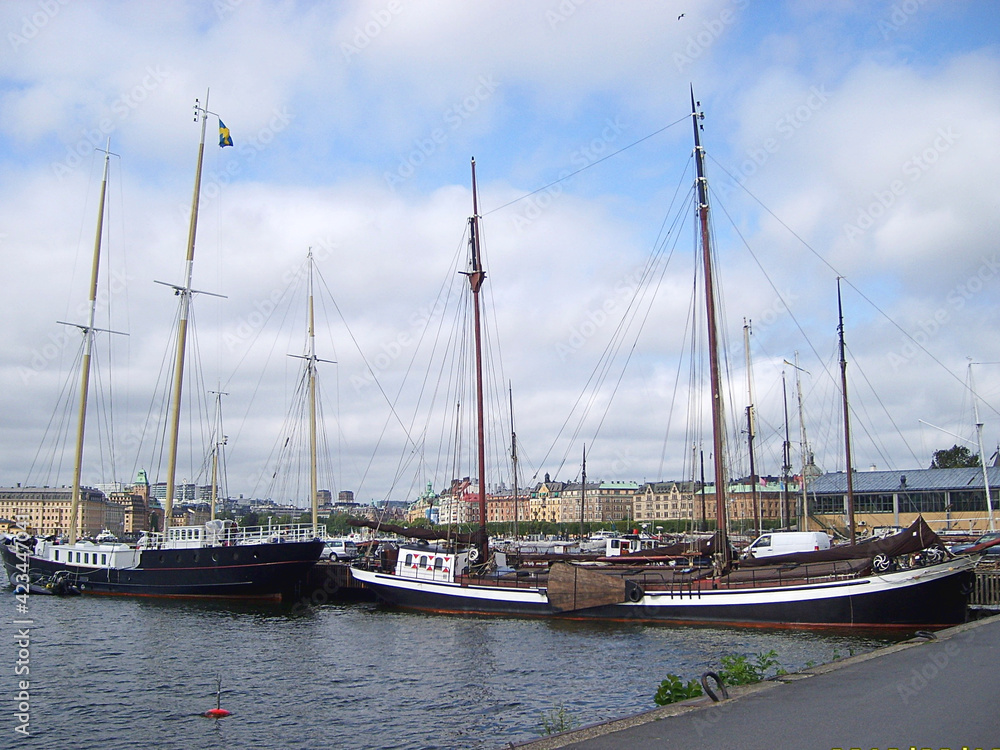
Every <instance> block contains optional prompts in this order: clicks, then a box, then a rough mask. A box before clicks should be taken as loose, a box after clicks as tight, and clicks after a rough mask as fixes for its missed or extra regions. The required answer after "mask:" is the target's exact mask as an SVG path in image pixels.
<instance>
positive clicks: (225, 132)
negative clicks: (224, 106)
mask: <svg viewBox="0 0 1000 750" xmlns="http://www.w3.org/2000/svg"><path fill="white" fill-rule="evenodd" d="M232 145H233V139H232V137H230V135H229V128H227V127H226V123H224V122H223V121H222V118H221V117H220V118H219V148H225V147H226V146H232Z"/></svg>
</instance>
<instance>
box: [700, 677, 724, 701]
mask: <svg viewBox="0 0 1000 750" xmlns="http://www.w3.org/2000/svg"><path fill="white" fill-rule="evenodd" d="M709 677H711V678H712V679H713V680H715V684H716V686H717V687H718V688H719V692H720V693H722V698H721V700H724V701H725V700H729V691H728V690H726V684H725V683H724V682H723V681H722V678H721V677H719V674H718V673H717V672H705V673H703V674H702V676H701V687H702V689H703V690H704V691H705V695H707V696H708V697H709V698H711V699H712V701H713V702H715V703H718V702H719V700H720V698H719V696H718V694H717V693H716V692H715V691H714V690H713V689H712V688H711V687H709V685H708V678H709Z"/></svg>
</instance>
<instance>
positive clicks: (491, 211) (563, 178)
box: [480, 115, 691, 216]
mask: <svg viewBox="0 0 1000 750" xmlns="http://www.w3.org/2000/svg"><path fill="white" fill-rule="evenodd" d="M690 117H691V115H684V117H682V118H681V119H679V120H677V121H675V122H672V123H670V124H669V125H665V126H664V127H662V128H660V129H659V130H657V131H655V132H652V133H650V134H649V135H647V136H644V137H642V138H640V139H639V140H637V141H635V142H634V143H630V144H628V145H627V146H622V147H621V148H620V149H618V150H617V151H614V152H612V153H610V154H608V155H607V156H602V157H601V158H600V159H597V160H596V161H593V162H591V163H590V164H588V165H587V166H585V167H580V168H579V169H578V170H576V171H575V172H570V173H569V174H568V175H566V176H564V177H560V178H559V179H558V180H553V181H552V182H550V183H549V184H548V185H542V186H541V187H540V188H538V189H537V190H532V191H531V192H530V193H525V194H524V195H522V196H521V197H520V198H515V199H514V200H512V201H507V202H506V203H504V204H503V205H502V206H497V207H496V208H491V209H490V210H489V211H485V212H483V213H482V214H480V216H489V215H490V214H492V213H496V212H497V211H500V210H502V209H504V208H507V206H512V205H514V204H515V203H518V202H519V201H523V200H524V199H525V198H530V197H531V196H533V195H534V194H535V193H540V192H542V191H543V190H547V189H548V188H550V187H552V186H553V185H558V184H559V183H560V182H564V181H566V180H568V179H569V178H570V177H575V176H576V175H578V174H580V172H583V171H585V170H587V169H590V168H591V167H596V166H597V165H598V164H600V163H601V162H602V161H607V160H608V159H610V158H611V157H613V156H618V154H620V153H622V152H623V151H628V150H629V149H630V148H632V147H633V146H638V145H639V144H640V143H642V142H643V141H648V140H649V139H650V138H652V137H653V136H655V135H659V134H660V133H662V132H663V131H664V130H670V128H672V127H674V125H677V124H679V123H682V122H687V121H688V118H690Z"/></svg>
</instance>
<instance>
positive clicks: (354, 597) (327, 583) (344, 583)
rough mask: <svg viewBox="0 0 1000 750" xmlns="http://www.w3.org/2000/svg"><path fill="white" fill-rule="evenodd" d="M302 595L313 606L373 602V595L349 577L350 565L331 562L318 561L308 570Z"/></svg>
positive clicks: (352, 577)
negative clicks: (331, 603) (328, 603)
mask: <svg viewBox="0 0 1000 750" xmlns="http://www.w3.org/2000/svg"><path fill="white" fill-rule="evenodd" d="M302 593H303V595H304V596H305V597H307V598H308V600H309V601H311V602H312V603H313V604H325V603H327V602H371V601H375V594H374V593H373V592H372V591H371V590H370V589H369V588H368V587H366V586H365V585H364V584H363V583H361V582H360V581H356V580H355V579H354V576H352V575H351V566H350V563H346V562H333V561H331V560H320V561H319V562H317V563H316V564H315V565H314V566H313V567H312V568H311V569H310V571H309V575H308V577H307V578H306V581H305V585H304V586H303V591H302Z"/></svg>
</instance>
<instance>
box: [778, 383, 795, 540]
mask: <svg viewBox="0 0 1000 750" xmlns="http://www.w3.org/2000/svg"><path fill="white" fill-rule="evenodd" d="M781 403H782V404H783V406H784V413H785V442H784V443H782V444H781V525H782V527H783V528H788V527H789V526H790V525H791V522H792V521H791V518H792V506H791V503H790V501H789V495H788V482H789V479H788V474H789V472H791V470H792V443H791V440H790V439H789V436H788V387H787V385H786V383H785V371H784V370H782V371H781Z"/></svg>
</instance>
